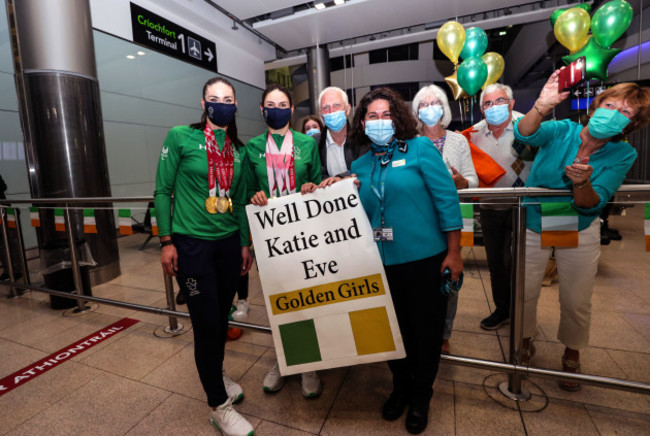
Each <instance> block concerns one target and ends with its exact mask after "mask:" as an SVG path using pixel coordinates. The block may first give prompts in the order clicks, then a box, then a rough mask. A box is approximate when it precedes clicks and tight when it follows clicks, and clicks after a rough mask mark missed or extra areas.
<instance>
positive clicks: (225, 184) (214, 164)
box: [203, 123, 235, 197]
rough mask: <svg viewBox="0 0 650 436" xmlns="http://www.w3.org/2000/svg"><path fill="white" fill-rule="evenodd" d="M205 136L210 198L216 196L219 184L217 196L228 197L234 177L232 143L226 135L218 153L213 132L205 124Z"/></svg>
mask: <svg viewBox="0 0 650 436" xmlns="http://www.w3.org/2000/svg"><path fill="white" fill-rule="evenodd" d="M203 133H204V135H205V149H206V152H207V155H208V188H209V195H210V197H216V196H217V185H216V182H217V180H218V182H219V196H221V197H223V196H226V195H227V196H229V195H230V187H231V186H232V179H233V177H234V175H235V153H234V151H233V147H232V141H230V138H229V137H228V135H226V139H225V143H224V146H223V150H222V151H219V147H218V146H217V139H216V138H215V136H214V132H213V131H212V129H211V128H210V126H209V125H208V123H205V129H204V130H203Z"/></svg>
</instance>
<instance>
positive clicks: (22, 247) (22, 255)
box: [15, 208, 32, 285]
mask: <svg viewBox="0 0 650 436" xmlns="http://www.w3.org/2000/svg"><path fill="white" fill-rule="evenodd" d="M15 211H16V240H17V241H18V247H19V248H20V267H21V268H22V270H23V279H24V283H26V284H28V285H31V283H32V282H31V280H30V279H29V269H28V268H27V258H26V257H25V242H24V239H23V225H22V224H21V223H20V209H18V208H16V209H15Z"/></svg>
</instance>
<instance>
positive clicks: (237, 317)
mask: <svg viewBox="0 0 650 436" xmlns="http://www.w3.org/2000/svg"><path fill="white" fill-rule="evenodd" d="M235 307H237V310H235V311H234V312H233V313H232V319H233V320H234V321H239V322H246V321H248V312H250V311H251V309H250V307H249V306H248V299H245V300H237V302H236V303H235Z"/></svg>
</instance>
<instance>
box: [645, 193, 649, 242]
mask: <svg viewBox="0 0 650 436" xmlns="http://www.w3.org/2000/svg"><path fill="white" fill-rule="evenodd" d="M645 251H650V203H646V204H645Z"/></svg>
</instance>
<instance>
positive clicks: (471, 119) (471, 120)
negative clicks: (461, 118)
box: [469, 96, 474, 126]
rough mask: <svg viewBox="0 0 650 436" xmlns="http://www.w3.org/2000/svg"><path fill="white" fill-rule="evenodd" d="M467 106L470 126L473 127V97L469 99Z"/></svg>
mask: <svg viewBox="0 0 650 436" xmlns="http://www.w3.org/2000/svg"><path fill="white" fill-rule="evenodd" d="M469 105H470V108H471V109H470V111H469V116H470V121H469V122H470V124H471V125H472V126H473V125H474V96H472V97H470V99H469Z"/></svg>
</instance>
